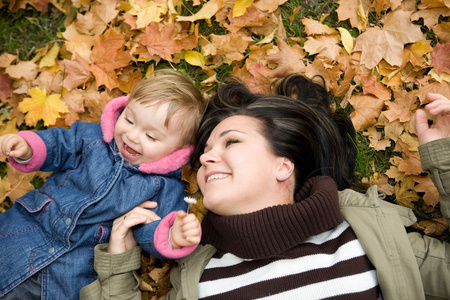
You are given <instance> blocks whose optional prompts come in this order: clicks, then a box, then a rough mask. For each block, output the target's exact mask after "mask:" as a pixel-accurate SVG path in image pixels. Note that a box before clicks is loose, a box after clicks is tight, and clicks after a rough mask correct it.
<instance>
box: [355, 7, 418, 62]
mask: <svg viewBox="0 0 450 300" xmlns="http://www.w3.org/2000/svg"><path fill="white" fill-rule="evenodd" d="M410 15H411V13H410V12H406V11H403V10H398V11H394V12H390V13H388V14H387V16H386V19H385V22H384V27H383V28H382V29H380V28H378V27H372V28H368V29H367V30H366V31H365V32H363V33H362V34H361V35H359V36H358V37H357V38H356V44H355V48H354V51H361V52H362V56H361V63H362V64H365V65H366V66H367V67H368V68H370V69H371V68H374V67H375V66H376V65H377V64H378V63H379V62H380V61H381V60H382V59H384V60H386V61H387V62H388V63H389V64H390V65H392V66H394V65H395V66H400V65H401V64H402V61H403V60H402V54H403V47H404V45H405V44H407V43H415V42H418V41H420V40H422V39H423V34H422V32H421V31H420V26H418V25H414V24H412V23H411V21H410Z"/></svg>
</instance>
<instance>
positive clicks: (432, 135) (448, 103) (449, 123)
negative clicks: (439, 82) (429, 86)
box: [416, 93, 450, 145]
mask: <svg viewBox="0 0 450 300" xmlns="http://www.w3.org/2000/svg"><path fill="white" fill-rule="evenodd" d="M426 97H427V100H428V101H430V103H428V104H427V105H426V106H425V109H426V110H427V111H428V112H429V113H430V114H431V115H433V116H436V123H435V124H434V126H433V128H430V127H429V126H428V119H427V115H426V113H425V111H423V110H420V109H419V110H417V112H416V129H417V136H418V138H419V143H420V144H421V145H422V144H425V143H428V142H431V141H434V140H438V139H442V138H446V137H450V100H449V99H447V98H446V97H444V96H443V95H441V94H436V93H428V94H427V95H426Z"/></svg>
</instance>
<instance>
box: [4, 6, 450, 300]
mask: <svg viewBox="0 0 450 300" xmlns="http://www.w3.org/2000/svg"><path fill="white" fill-rule="evenodd" d="M324 3H325V4H326V5H328V6H329V11H325V13H322V14H316V15H314V14H308V13H307V12H308V11H311V10H313V9H314V7H317V6H318V5H323V4H324ZM1 4H2V5H3V9H5V8H6V7H7V9H8V11H10V12H11V13H18V12H20V11H22V10H24V9H30V8H31V9H33V10H35V11H36V12H38V13H45V12H46V11H47V10H48V9H49V7H52V8H56V9H57V10H58V11H59V13H60V14H63V15H64V16H65V17H64V26H63V30H61V31H60V32H58V33H57V34H56V35H55V36H54V38H53V39H52V40H51V42H49V43H48V44H46V45H45V46H43V47H42V48H40V49H32V51H30V53H28V55H27V56H26V58H25V59H24V58H23V57H20V56H19V55H17V54H16V53H14V52H13V51H8V52H4V53H0V101H1V102H0V111H1V114H0V118H1V121H2V122H1V124H0V134H6V133H11V132H16V131H18V130H19V129H24V128H28V129H43V128H46V127H52V126H70V125H71V124H72V123H73V122H75V121H77V120H82V121H93V122H98V121H99V120H100V119H99V118H100V115H101V112H102V108H103V107H104V106H105V104H106V103H107V102H108V101H109V100H111V99H112V98H114V97H117V96H119V95H122V94H124V93H129V92H130V90H131V89H132V88H133V86H134V85H135V84H136V83H137V82H138V81H139V80H140V79H141V78H142V77H143V76H148V75H149V74H151V72H152V71H153V70H154V69H156V68H160V67H163V66H164V67H173V68H175V69H178V70H180V71H182V72H184V73H186V74H187V75H189V76H191V77H192V78H193V79H194V80H195V81H196V82H197V83H198V86H199V88H201V89H203V90H204V91H205V93H208V92H212V91H213V90H214V88H215V87H216V86H217V83H218V81H220V79H221V78H223V77H224V76H227V75H234V76H238V77H240V78H242V79H243V80H244V82H245V83H246V84H247V85H248V86H249V87H250V88H251V89H252V90H253V91H257V92H263V93H265V92H267V91H268V86H269V84H270V83H271V82H272V81H274V80H276V79H277V78H281V77H284V76H286V75H287V74H291V73H302V74H304V75H305V76H307V77H313V76H314V75H321V76H322V77H324V78H325V80H326V83H327V86H328V88H329V90H330V91H331V92H332V93H333V94H334V95H335V97H336V105H339V106H341V107H344V108H346V109H347V111H348V112H349V113H350V114H351V118H352V121H353V123H354V125H355V127H356V129H357V130H358V131H359V137H360V138H362V139H363V140H366V141H367V147H369V148H370V149H371V151H379V152H383V153H384V152H386V153H389V157H388V159H389V163H388V166H387V168H381V169H380V168H379V165H378V163H377V161H376V160H373V161H372V160H370V161H366V163H369V165H370V164H372V170H371V172H369V174H367V176H366V177H365V178H363V181H364V182H367V183H369V184H377V185H378V186H379V190H380V191H381V192H383V193H385V194H386V195H387V196H388V198H389V199H393V201H395V202H396V203H397V204H399V205H403V206H407V207H410V208H412V209H414V211H415V213H416V215H417V216H418V217H419V219H420V222H419V223H418V224H416V226H415V227H416V229H417V230H420V231H423V232H424V233H425V234H428V235H431V236H437V237H440V238H443V237H442V234H443V233H444V232H445V229H446V228H448V224H447V223H446V221H445V220H444V219H443V218H442V217H441V215H440V214H439V199H438V194H437V191H436V189H435V187H434V186H433V184H432V182H431V180H430V179H429V177H428V176H427V175H426V174H424V173H423V171H422V169H421V166H420V157H419V155H418V151H417V147H418V140H417V136H416V131H415V127H414V112H415V110H417V109H418V108H420V106H422V105H424V104H425V103H426V99H425V94H426V93H427V92H438V93H442V94H443V95H445V96H447V97H450V83H449V82H450V19H449V17H450V2H449V1H448V0H424V1H417V2H416V1H414V0H406V1H399V0H397V1H396V0H392V1H389V0H373V1H371V0H336V1H329V2H328V3H326V2H324V1H321V2H320V1H319V2H316V1H309V2H308V1H305V0H302V1H294V0H290V1H288V2H287V1H286V0H253V1H252V0H209V1H201V0H194V1H180V0H130V1H119V0H94V1H91V0H50V1H48V0H10V1H5V0H3V2H1V0H0V5H1ZM31 21H32V20H31ZM11 38H12V39H14V38H13V37H11ZM1 161H3V162H4V161H5V160H4V158H2V159H1ZM2 166H3V168H2V170H3V174H2V178H1V180H0V212H1V211H4V210H6V209H7V208H8V207H9V206H10V205H11V201H14V199H16V198H17V197H20V196H21V195H22V194H24V193H26V192H27V191H29V190H30V189H32V188H34V187H36V186H39V185H40V184H42V182H43V181H44V180H45V178H46V176H48V174H44V173H39V172H37V173H32V174H22V173H19V172H17V171H15V170H14V169H12V168H10V167H9V165H7V164H4V163H3V164H2ZM444 238H445V237H444ZM146 265H151V266H154V263H152V264H149V263H148V262H147V263H146ZM164 268H166V269H164ZM152 270H156V271H151V270H145V272H146V274H150V273H151V272H153V273H154V274H157V275H155V278H166V277H165V275H164V274H166V273H167V267H165V266H164V264H163V265H162V267H160V268H154V269H153V267H152ZM164 272H166V273H164ZM155 280H156V279H155ZM158 280H159V279H158ZM147 282H148V281H147ZM153 284H154V283H153ZM160 287H161V286H160ZM148 289H151V287H148ZM164 290H165V289H164V288H162V287H161V289H160V293H162V292H163V291H164Z"/></svg>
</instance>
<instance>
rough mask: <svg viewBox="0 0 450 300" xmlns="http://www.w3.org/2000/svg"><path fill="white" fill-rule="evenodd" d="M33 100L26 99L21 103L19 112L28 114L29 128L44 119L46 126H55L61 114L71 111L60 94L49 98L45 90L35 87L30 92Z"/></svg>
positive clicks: (26, 117) (26, 120) (26, 119)
mask: <svg viewBox="0 0 450 300" xmlns="http://www.w3.org/2000/svg"><path fill="white" fill-rule="evenodd" d="M29 93H30V95H31V98H25V99H23V101H22V102H20V103H19V106H18V108H19V110H20V111H21V112H23V113H27V115H26V116H25V123H26V124H27V125H28V126H35V125H36V123H37V122H38V121H39V120H40V119H42V120H44V125H45V126H50V125H54V124H55V123H56V119H57V118H59V116H60V113H67V112H69V109H68V108H67V105H66V103H65V102H64V101H61V100H60V98H61V95H60V94H52V95H49V96H47V91H46V90H45V89H43V90H41V89H39V88H38V87H34V88H32V89H30V90H29Z"/></svg>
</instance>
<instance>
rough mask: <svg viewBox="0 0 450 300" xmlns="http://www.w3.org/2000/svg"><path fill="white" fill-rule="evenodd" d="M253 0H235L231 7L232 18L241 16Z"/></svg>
mask: <svg viewBox="0 0 450 300" xmlns="http://www.w3.org/2000/svg"><path fill="white" fill-rule="evenodd" d="M252 2H253V0H237V1H236V4H235V5H234V8H233V18H236V17H240V16H243V15H244V14H245V11H246V10H247V8H248V7H249V6H250V4H252Z"/></svg>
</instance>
